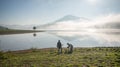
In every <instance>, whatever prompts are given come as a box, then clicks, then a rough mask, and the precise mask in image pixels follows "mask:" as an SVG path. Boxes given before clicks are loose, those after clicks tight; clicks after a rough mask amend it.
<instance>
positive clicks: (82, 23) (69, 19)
mask: <svg viewBox="0 0 120 67" xmlns="http://www.w3.org/2000/svg"><path fill="white" fill-rule="evenodd" d="M98 21H99V20H98ZM33 26H36V27H37V29H40V30H79V29H83V28H100V29H104V28H109V29H120V22H107V23H103V24H100V23H99V24H94V22H92V20H89V19H87V18H84V17H77V16H73V15H66V16H63V17H62V18H60V19H58V20H55V21H53V22H49V23H47V24H44V25H38V24H37V25H33V24H31V25H12V24H11V25H1V27H0V28H1V29H2V28H3V29H5V28H10V29H32V28H33ZM4 27H5V28H4Z"/></svg>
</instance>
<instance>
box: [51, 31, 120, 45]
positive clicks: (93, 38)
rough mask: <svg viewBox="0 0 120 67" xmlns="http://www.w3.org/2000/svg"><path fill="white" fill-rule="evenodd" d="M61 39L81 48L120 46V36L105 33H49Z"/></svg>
mask: <svg viewBox="0 0 120 67" xmlns="http://www.w3.org/2000/svg"><path fill="white" fill-rule="evenodd" d="M49 33H50V34H52V35H55V36H57V37H59V38H62V39H64V40H65V41H69V42H71V43H72V44H75V45H77V46H78V45H80V46H85V47H87V46H107V47H108V46H120V45H119V44H120V41H119V40H120V34H117V35H116V34H114V33H113V31H112V33H110V31H109V33H108V31H106V32H105V31H104V32H80V31H78V32H77V31H76V32H75V31H73V32H71V31H67V32H65V31H64V32H62V31H55V32H49Z"/></svg>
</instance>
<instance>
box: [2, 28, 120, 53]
mask: <svg viewBox="0 0 120 67" xmlns="http://www.w3.org/2000/svg"><path fill="white" fill-rule="evenodd" d="M58 40H61V42H62V44H63V47H67V45H66V43H71V44H73V46H74V47H120V30H118V29H117V30H116V29H115V30H114V29H113V30H112V29H111V30H100V29H99V30H93V29H86V30H79V31H70V30H68V31H47V32H39V33H26V34H12V35H0V50H3V51H8V50H10V51H14V50H24V49H30V48H52V47H56V43H57V41H58Z"/></svg>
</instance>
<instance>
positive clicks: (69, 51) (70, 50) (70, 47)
mask: <svg viewBox="0 0 120 67" xmlns="http://www.w3.org/2000/svg"><path fill="white" fill-rule="evenodd" d="M67 45H68V47H67V48H68V53H72V52H73V45H72V44H70V43H67Z"/></svg>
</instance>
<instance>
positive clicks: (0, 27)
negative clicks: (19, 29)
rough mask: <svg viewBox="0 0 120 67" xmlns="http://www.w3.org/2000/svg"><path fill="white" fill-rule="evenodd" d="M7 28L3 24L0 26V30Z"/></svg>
mask: <svg viewBox="0 0 120 67" xmlns="http://www.w3.org/2000/svg"><path fill="white" fill-rule="evenodd" d="M6 29H8V28H7V27H4V26H0V30H6Z"/></svg>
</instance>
